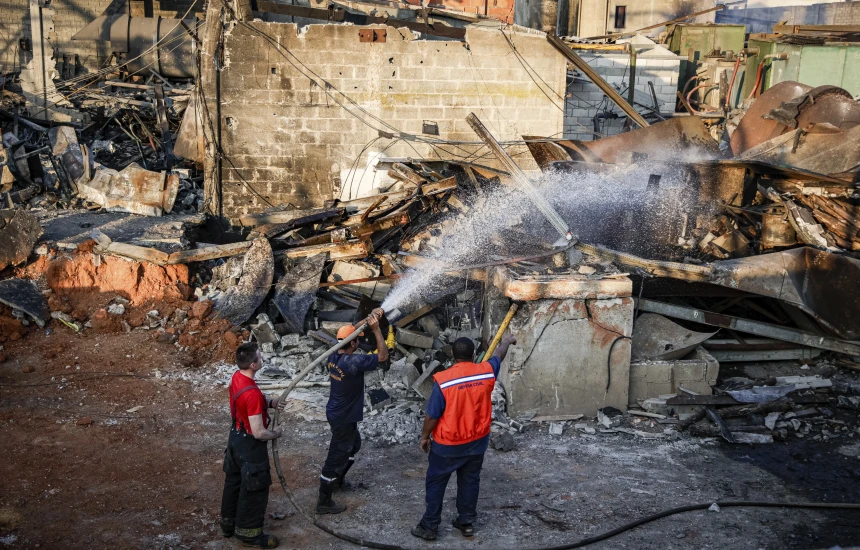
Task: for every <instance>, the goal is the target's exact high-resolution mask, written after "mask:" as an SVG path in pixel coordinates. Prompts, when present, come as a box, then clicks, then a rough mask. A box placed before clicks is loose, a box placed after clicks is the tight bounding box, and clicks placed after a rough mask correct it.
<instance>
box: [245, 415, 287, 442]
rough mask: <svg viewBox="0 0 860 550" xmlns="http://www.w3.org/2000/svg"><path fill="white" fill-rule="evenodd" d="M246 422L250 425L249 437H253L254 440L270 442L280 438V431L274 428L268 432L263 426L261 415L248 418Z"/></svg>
mask: <svg viewBox="0 0 860 550" xmlns="http://www.w3.org/2000/svg"><path fill="white" fill-rule="evenodd" d="M248 422H250V423H251V435H253V436H254V437H255V438H256V439H259V440H260V441H270V440H272V439H278V438H279V437H281V434H282V432H281V429H280V428H275V429H274V430H269V429H267V428H266V426H265V425H264V424H263V415H262V414H255V415H254V416H249V417H248Z"/></svg>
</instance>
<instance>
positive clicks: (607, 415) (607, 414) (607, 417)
mask: <svg viewBox="0 0 860 550" xmlns="http://www.w3.org/2000/svg"><path fill="white" fill-rule="evenodd" d="M622 416H623V413H622V412H621V411H619V410H618V409H616V408H615V407H603V408H602V409H598V410H597V421H598V422H600V423H601V424H603V425H604V426H606V427H607V428H614V427H615V426H617V425H618V424H619V423H620V422H621V417H622Z"/></svg>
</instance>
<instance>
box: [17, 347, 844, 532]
mask: <svg viewBox="0 0 860 550" xmlns="http://www.w3.org/2000/svg"><path fill="white" fill-rule="evenodd" d="M7 351H8V352H9V353H10V357H11V358H10V359H9V360H7V361H6V362H5V363H4V364H3V365H2V366H0V384H3V385H2V386H0V390H2V391H1V392H0V395H2V401H0V430H2V433H3V437H4V450H5V451H4V454H5V460H4V461H3V462H2V465H0V495H2V496H0V537H2V538H0V541H2V544H3V545H4V547H9V548H37V547H39V548H105V547H114V548H146V549H150V548H159V549H167V548H211V549H227V548H233V547H234V545H235V543H234V542H232V541H229V540H224V539H222V538H221V537H220V535H219V533H218V530H217V526H216V519H217V514H218V508H219V502H220V491H221V483H222V479H223V478H222V475H223V474H222V472H221V458H222V456H223V448H224V444H225V438H226V433H227V426H228V422H229V420H228V416H229V413H228V407H227V399H226V390H225V387H224V385H223V380H225V379H226V377H227V376H229V374H230V372H231V368H230V367H229V366H226V365H222V366H213V365H209V366H204V367H195V366H194V361H195V359H194V357H193V355H192V354H189V353H188V352H182V351H181V350H179V349H178V348H177V347H176V346H174V345H170V344H167V343H163V342H158V341H157V340H154V339H152V338H151V337H150V336H149V335H147V334H146V333H137V332H133V333H131V334H115V333H111V334H101V335H90V336H82V335H76V334H73V333H71V332H70V331H57V332H55V333H54V334H52V335H50V336H46V335H45V334H44V333H43V331H33V332H31V333H30V334H28V335H27V336H26V337H25V338H24V339H21V340H17V341H11V342H9V343H8V344H7ZM67 367H68V368H67ZM818 368H819V367H816V366H812V367H811V369H804V370H803V371H801V370H799V369H800V366H799V365H794V366H792V367H786V371H785V372H786V373H787V372H796V373H798V374H799V373H800V372H803V373H806V374H809V373H810V371H812V372H813V373H814V372H817V371H816V369H818ZM820 368H828V367H820ZM750 369H752V371H753V372H750V373H747V374H748V375H750V376H754V375H755V373H754V369H755V367H750ZM97 372H99V373H112V374H110V375H109V374H95V373H97ZM73 373H75V374H73ZM77 373H81V374H77ZM117 375H122V376H117ZM11 383H15V384H16V386H15V387H14V388H12V387H9V386H7V384H11ZM25 384H26V385H25ZM304 392H305V393H306V394H314V393H315V394H319V395H321V396H322V397H323V398H324V396H325V392H326V390H325V389H324V388H323V389H313V388H310V389H306V390H304ZM394 406H396V405H394ZM315 407H318V404H314V402H313V401H312V400H308V399H304V400H291V402H290V412H288V414H287V415H286V419H287V425H286V436H285V437H284V438H283V440H282V441H281V442H280V445H281V447H280V448H281V457H282V460H283V464H284V470H285V474H286V478H287V483H288V484H289V485H290V486H291V487H292V488H294V489H295V490H296V492H297V496H298V498H299V501H300V502H301V503H302V505H304V506H307V507H310V506H312V504H313V503H314V502H315V498H316V490H317V476H318V472H319V469H320V466H321V464H322V461H323V459H324V457H325V452H326V445H327V444H328V436H329V432H328V427H327V424H325V423H324V422H320V421H313V420H305V419H304V418H313V416H314V414H315V413H314V411H315ZM384 416H385V413H384V412H383V413H378V414H377V415H375V416H374V417H369V418H368V422H367V425H366V426H365V429H367V428H370V427H372V426H374V425H375V424H376V423H378V422H377V421H375V420H374V419H375V418H377V417H380V418H381V417H384ZM650 422H651V421H650V420H647V419H645V420H642V421H640V422H639V423H638V424H637V426H638V427H639V428H640V429H641V430H642V431H645V430H648V429H650V430H651V431H653V432H655V433H663V431H664V429H665V427H664V426H659V427H657V426H654V427H652V428H648V426H649V425H650V424H649V423H650ZM576 424H584V425H585V426H584V427H583V426H580V427H579V428H577V427H576ZM585 428H592V429H594V430H595V432H596V433H595V434H589V433H586V431H590V430H586V429H585ZM600 428H601V426H600V425H599V424H598V423H597V422H596V421H595V419H582V420H580V421H577V422H568V423H567V424H566V425H565V427H564V432H563V434H562V435H560V436H551V435H549V434H548V425H547V424H545V423H531V424H526V427H525V429H524V430H523V431H521V432H517V433H516V434H514V435H513V437H514V440H515V443H516V447H517V448H516V449H515V450H513V451H509V452H499V451H496V450H493V449H491V450H490V451H489V452H488V453H487V456H486V459H485V467H484V471H483V476H482V478H483V479H482V488H481V489H482V490H481V500H480V505H479V519H478V523H477V526H476V527H477V533H476V536H475V539H474V540H473V541H468V540H465V539H462V538H461V537H460V535H459V534H457V533H456V532H452V531H451V530H450V527H449V524H448V523H447V522H448V521H449V520H450V518H451V517H452V515H453V513H454V496H455V492H454V487H455V485H454V482H453V481H452V483H451V485H450V486H449V490H448V493H447V495H446V504H445V506H446V507H445V513H444V516H443V518H444V520H445V522H446V523H444V524H443V528H444V530H443V531H442V536H441V538H440V540H439V541H437V542H436V543H435V544H428V543H424V542H421V541H418V540H417V539H414V538H413V537H411V536H410V535H409V533H408V530H409V528H410V527H412V525H413V524H415V523H416V522H417V521H418V519H419V517H420V515H421V513H422V510H423V477H424V471H425V465H426V458H425V456H424V455H423V453H421V452H420V451H419V450H418V448H417V434H415V436H414V437H412V434H407V436H405V437H404V442H403V443H392V442H391V441H389V440H386V438H384V437H368V438H367V439H366V441H365V444H364V447H363V449H362V451H361V453H360V455H359V461H358V464H357V466H356V467H355V468H354V470H353V472H354V474H355V475H354V476H352V481H353V482H355V483H357V484H358V488H357V489H356V490H355V491H352V492H347V493H343V494H342V495H340V497H339V498H340V499H342V500H343V501H344V502H345V503H346V504H347V505H348V506H349V509H348V510H347V512H346V513H344V514H342V515H340V516H336V517H329V518H325V519H324V521H325V522H326V523H328V524H329V525H331V526H332V527H334V528H335V529H337V530H342V531H344V532H348V533H351V534H354V535H360V536H363V537H367V538H372V539H374V540H379V541H382V542H387V543H394V544H402V545H404V546H406V547H409V548H433V547H435V548H473V547H476V546H477V547H481V548H534V547H539V546H544V545H558V544H562V543H564V542H566V541H573V540H578V539H580V538H583V537H588V536H593V535H595V534H598V533H600V532H603V531H605V530H608V529H611V528H614V527H616V526H619V525H621V524H624V523H626V522H628V521H631V520H632V519H635V518H638V517H641V516H645V515H648V514H652V513H654V512H657V511H659V510H663V509H666V508H672V507H675V506H680V505H684V504H688V503H700V502H702V503H707V502H712V501H716V500H740V499H749V500H790V501H803V500H811V501H841V502H857V501H858V499H860V465H858V458H857V456H858V450H860V434H858V433H856V431H855V430H856V429H855V428H853V427H852V428H851V430H850V431H849V430H847V429H846V430H844V431H842V432H839V434H840V435H839V436H838V437H834V438H829V439H828V440H827V441H821V440H818V441H815V440H813V439H812V438H811V436H810V437H791V438H789V439H788V441H787V442H784V443H783V442H777V443H774V444H770V445H737V446H732V447H730V446H727V445H726V444H725V443H722V442H721V441H719V440H717V439H702V438H692V437H690V436H688V435H686V434H682V435H667V436H666V437H665V438H664V439H661V440H647V439H642V438H640V437H634V436H632V435H629V434H626V433H601V432H600ZM410 438H411V439H412V440H410ZM351 475H352V474H351ZM274 518H282V519H274ZM266 522H267V525H266V527H267V529H269V530H271V532H272V533H274V534H275V535H277V536H278V537H280V538H281V540H282V541H283V542H282V547H283V548H301V549H324V548H325V549H329V548H351V547H352V546H351V545H349V544H348V543H345V542H342V541H339V540H337V539H334V538H332V537H330V536H329V535H326V534H324V533H322V532H321V531H319V530H317V529H315V528H314V527H312V526H311V525H309V524H308V523H307V522H306V521H305V520H304V519H303V518H301V517H300V516H299V515H298V514H296V513H295V512H294V510H293V508H292V507H291V506H290V504H289V503H288V501H287V500H286V497H285V495H284V494H283V492H282V491H281V489H280V487H279V486H278V485H277V482H276V484H275V485H273V486H272V493H271V497H270V504H269V517H268V518H267V520H266ZM858 540H860V527H858V526H857V523H856V513H854V512H836V511H809V510H776V509H726V508H724V509H722V510H721V511H719V512H713V511H710V512H705V511H702V512H692V513H687V514H683V515H678V516H674V517H671V518H667V519H663V520H660V521H658V522H655V523H652V524H650V525H647V526H644V527H641V528H638V529H636V530H633V531H630V532H628V533H625V534H622V535H620V536H618V537H616V538H614V539H611V540H608V541H606V542H603V543H599V544H596V545H594V546H593V547H594V548H654V549H656V548H661V549H662V548H672V549H675V548H677V549H682V548H752V549H757V548H774V549H776V548H822V547H830V546H832V545H835V544H842V545H848V544H850V543H851V542H852V541H854V542H856V541H858Z"/></svg>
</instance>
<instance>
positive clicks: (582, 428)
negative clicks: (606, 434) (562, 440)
mask: <svg viewBox="0 0 860 550" xmlns="http://www.w3.org/2000/svg"><path fill="white" fill-rule="evenodd" d="M573 429H575V430H577V431H580V432H584V433H587V434H589V435H594V434H596V433H597V430H595V429H594V428H592V427H591V426H589V425H588V424H586V423H584V422H581V423H578V424H574V425H573Z"/></svg>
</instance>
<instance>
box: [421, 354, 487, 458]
mask: <svg viewBox="0 0 860 550" xmlns="http://www.w3.org/2000/svg"><path fill="white" fill-rule="evenodd" d="M433 380H435V381H436V383H437V384H439V389H440V390H441V391H442V396H443V397H444V398H445V412H444V413H443V414H442V418H440V419H439V423H438V424H436V428H435V429H434V430H433V440H434V441H436V442H437V443H441V444H442V445H463V444H466V443H471V442H472V441H477V440H478V439H481V438H482V437H485V436H486V435H488V434H489V433H490V424H491V423H492V421H493V400H492V394H493V386H494V385H495V383H496V375H495V373H493V366H492V365H490V363H489V362H488V361H485V362H483V363H465V362H464V363H457V364H456V365H454V366H452V367H451V368H450V369H448V370H445V371H442V372H440V373H438V374H435V375H433Z"/></svg>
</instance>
